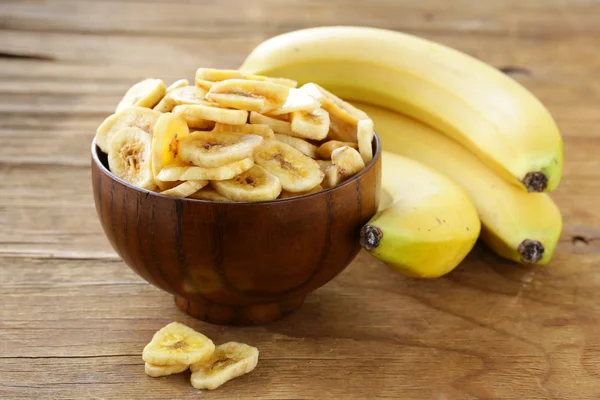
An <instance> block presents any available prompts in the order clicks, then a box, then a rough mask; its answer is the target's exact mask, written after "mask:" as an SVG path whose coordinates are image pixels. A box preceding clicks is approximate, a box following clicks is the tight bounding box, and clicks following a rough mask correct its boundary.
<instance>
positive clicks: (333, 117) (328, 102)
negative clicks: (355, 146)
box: [300, 83, 369, 142]
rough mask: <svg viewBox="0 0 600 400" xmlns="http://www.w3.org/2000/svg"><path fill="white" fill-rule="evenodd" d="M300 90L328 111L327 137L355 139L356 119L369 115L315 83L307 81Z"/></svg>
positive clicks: (367, 117) (345, 140)
mask: <svg viewBox="0 0 600 400" xmlns="http://www.w3.org/2000/svg"><path fill="white" fill-rule="evenodd" d="M300 90H303V91H305V92H306V93H308V94H309V95H311V96H313V97H314V98H315V99H317V100H318V101H319V103H321V107H322V108H324V109H325V110H326V111H327V112H328V113H329V118H330V132H329V137H330V138H331V139H334V140H340V141H343V142H356V141H357V137H356V133H357V127H358V121H360V120H363V119H369V116H368V115H367V114H365V112H363V111H361V110H359V109H358V108H356V107H354V106H353V105H352V104H350V103H348V102H345V101H344V100H342V99H340V98H339V97H337V96H336V95H334V94H333V93H331V92H329V91H327V90H325V89H324V88H322V87H321V86H319V85H317V84H315V83H307V84H306V85H304V86H302V87H301V88H300Z"/></svg>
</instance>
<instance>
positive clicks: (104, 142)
mask: <svg viewBox="0 0 600 400" xmlns="http://www.w3.org/2000/svg"><path fill="white" fill-rule="evenodd" d="M158 117H160V113H159V112H156V111H154V110H150V109H149V108H145V107H130V108H125V109H123V110H121V111H119V112H117V113H115V114H113V115H111V116H109V117H108V118H106V119H105V120H104V121H103V122H102V123H101V124H100V126H99V127H98V129H97V130H96V144H97V145H98V147H100V150H102V151H103V152H104V153H107V154H108V144H109V143H110V140H111V138H112V136H113V135H114V134H115V133H116V132H118V131H119V130H121V129H123V128H127V127H130V126H134V127H137V128H140V129H142V130H144V131H146V132H148V133H149V134H150V135H152V131H153V129H154V125H155V124H156V121H158Z"/></svg>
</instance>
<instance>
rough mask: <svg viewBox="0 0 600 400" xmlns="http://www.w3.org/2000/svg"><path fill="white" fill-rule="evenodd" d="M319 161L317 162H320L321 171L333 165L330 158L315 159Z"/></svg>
mask: <svg viewBox="0 0 600 400" xmlns="http://www.w3.org/2000/svg"><path fill="white" fill-rule="evenodd" d="M315 161H316V162H317V164H319V167H320V168H321V171H323V172H325V171H327V168H329V167H331V166H332V165H333V163H332V162H331V161H330V160H315Z"/></svg>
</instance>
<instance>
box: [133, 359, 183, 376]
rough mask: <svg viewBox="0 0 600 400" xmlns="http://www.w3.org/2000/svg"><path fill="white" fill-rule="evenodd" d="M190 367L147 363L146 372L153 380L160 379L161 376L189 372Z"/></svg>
mask: <svg viewBox="0 0 600 400" xmlns="http://www.w3.org/2000/svg"><path fill="white" fill-rule="evenodd" d="M189 367H190V366H189V365H186V364H183V365H155V364H151V363H148V362H147V363H145V366H144V370H145V372H146V375H148V376H151V377H153V378H158V377H160V376H167V375H173V374H178V373H180V372H183V371H185V370H187V369H188V368H189Z"/></svg>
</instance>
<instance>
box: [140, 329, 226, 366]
mask: <svg viewBox="0 0 600 400" xmlns="http://www.w3.org/2000/svg"><path fill="white" fill-rule="evenodd" d="M214 350H215V345H214V344H213V342H212V340H210V339H209V338H207V337H206V336H204V335H203V334H201V333H198V332H196V331H195V330H193V329H192V328H189V327H187V326H185V325H183V324H180V323H179V322H171V323H170V324H168V325H167V326H165V327H163V328H162V329H161V330H159V331H158V332H156V333H155V334H154V337H153V338H152V340H151V341H150V343H148V344H147V345H146V347H145V348H144V351H143V353H142V358H143V359H144V361H145V362H147V363H150V364H154V365H161V366H167V365H175V366H181V365H191V364H195V363H200V362H206V361H207V360H209V359H210V358H211V357H212V355H213V352H214Z"/></svg>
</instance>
